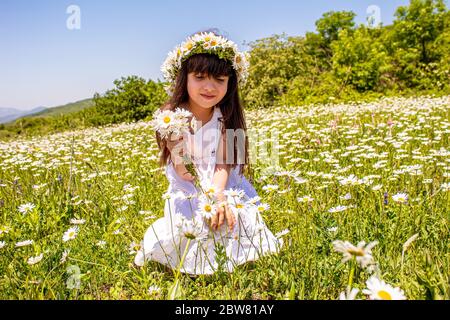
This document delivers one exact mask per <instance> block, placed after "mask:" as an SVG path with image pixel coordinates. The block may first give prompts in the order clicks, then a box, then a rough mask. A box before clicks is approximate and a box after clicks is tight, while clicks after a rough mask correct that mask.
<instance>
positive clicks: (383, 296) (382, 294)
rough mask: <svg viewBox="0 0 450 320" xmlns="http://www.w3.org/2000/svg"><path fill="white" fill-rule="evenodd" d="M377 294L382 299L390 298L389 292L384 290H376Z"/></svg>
mask: <svg viewBox="0 0 450 320" xmlns="http://www.w3.org/2000/svg"><path fill="white" fill-rule="evenodd" d="M378 296H379V297H380V298H381V299H383V300H392V296H391V294H390V293H389V292H387V291H384V290H380V291H378Z"/></svg>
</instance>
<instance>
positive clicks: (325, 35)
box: [316, 11, 356, 57]
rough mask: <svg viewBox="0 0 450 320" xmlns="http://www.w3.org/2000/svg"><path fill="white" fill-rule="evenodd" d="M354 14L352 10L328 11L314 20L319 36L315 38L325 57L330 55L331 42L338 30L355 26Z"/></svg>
mask: <svg viewBox="0 0 450 320" xmlns="http://www.w3.org/2000/svg"><path fill="white" fill-rule="evenodd" d="M355 16H356V14H355V13H354V12H352V11H329V12H325V13H324V14H323V15H322V18H320V19H319V20H317V21H316V28H317V31H318V33H319V36H320V38H321V40H320V38H319V39H317V40H318V43H319V45H320V46H321V49H322V50H323V51H324V52H325V54H326V56H327V57H331V55H332V53H331V43H332V42H333V41H336V40H338V38H339V32H340V31H342V30H347V31H350V30H352V29H353V27H354V26H355V22H354V18H355Z"/></svg>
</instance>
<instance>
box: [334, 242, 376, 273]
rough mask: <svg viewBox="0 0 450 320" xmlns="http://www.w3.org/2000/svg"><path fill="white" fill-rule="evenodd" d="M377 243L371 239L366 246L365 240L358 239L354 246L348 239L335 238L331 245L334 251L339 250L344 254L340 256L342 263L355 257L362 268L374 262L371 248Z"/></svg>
mask: <svg viewBox="0 0 450 320" xmlns="http://www.w3.org/2000/svg"><path fill="white" fill-rule="evenodd" d="M377 243H378V241H372V242H370V243H369V244H367V246H366V242H365V241H360V242H359V243H358V245H357V246H354V245H353V244H351V243H350V242H349V241H342V240H335V241H333V247H334V250H335V251H337V252H341V253H342V254H343V255H344V256H343V258H342V262H343V263H344V262H346V261H348V260H350V259H352V258H353V257H355V258H356V262H358V263H359V264H360V266H361V267H363V268H364V267H366V266H368V265H370V264H372V263H373V262H374V261H373V257H372V248H373V247H374V246H375V245H376V244H377Z"/></svg>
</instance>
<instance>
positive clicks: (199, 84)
mask: <svg viewBox="0 0 450 320" xmlns="http://www.w3.org/2000/svg"><path fill="white" fill-rule="evenodd" d="M228 78H229V77H228V76H219V77H217V78H214V77H212V76H208V77H207V76H206V74H200V73H194V72H190V73H189V74H188V80H187V90H188V94H189V105H191V106H192V105H194V106H196V107H200V108H204V109H210V108H212V107H214V106H215V105H216V104H218V103H219V102H220V101H221V100H222V99H223V97H224V96H225V94H226V93H227V88H228Z"/></svg>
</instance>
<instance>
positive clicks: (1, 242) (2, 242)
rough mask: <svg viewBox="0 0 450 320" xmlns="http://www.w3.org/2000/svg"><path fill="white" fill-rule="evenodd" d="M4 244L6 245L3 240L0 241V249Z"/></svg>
mask: <svg viewBox="0 0 450 320" xmlns="http://www.w3.org/2000/svg"><path fill="white" fill-rule="evenodd" d="M4 246H6V242H5V241H0V249H2V248H3V247H4Z"/></svg>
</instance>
